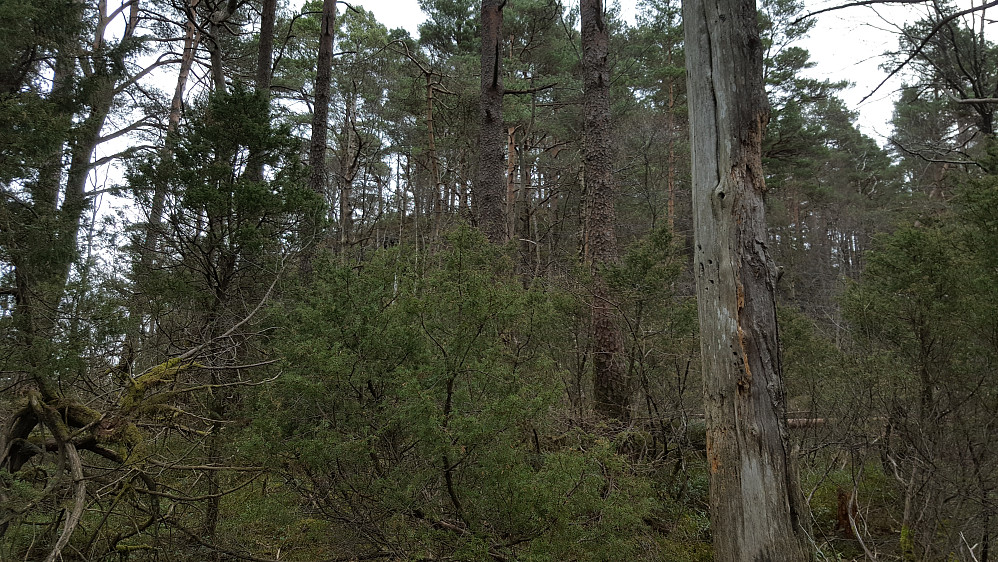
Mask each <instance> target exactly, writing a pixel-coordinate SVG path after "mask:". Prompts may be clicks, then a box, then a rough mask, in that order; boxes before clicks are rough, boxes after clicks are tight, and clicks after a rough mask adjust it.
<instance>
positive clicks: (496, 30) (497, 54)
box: [471, 0, 509, 244]
mask: <svg viewBox="0 0 998 562" xmlns="http://www.w3.org/2000/svg"><path fill="white" fill-rule="evenodd" d="M505 4H506V0H482V90H481V101H480V109H479V118H480V119H481V123H480V126H481V128H480V129H479V136H478V150H479V155H478V181H476V182H475V185H474V188H473V192H472V195H471V204H472V211H473V214H474V217H475V223H476V224H477V226H478V228H480V229H481V230H482V232H484V233H485V235H486V236H487V237H488V238H489V240H490V241H492V242H494V243H499V244H501V243H503V242H505V241H506V240H507V237H508V234H509V230H508V229H507V227H506V206H505V191H506V180H505V169H504V166H503V160H504V158H505V157H506V129H505V128H504V127H503V118H502V96H503V90H504V88H503V81H502V52H501V45H502V41H501V38H502V35H501V34H502V9H503V6H504V5H505Z"/></svg>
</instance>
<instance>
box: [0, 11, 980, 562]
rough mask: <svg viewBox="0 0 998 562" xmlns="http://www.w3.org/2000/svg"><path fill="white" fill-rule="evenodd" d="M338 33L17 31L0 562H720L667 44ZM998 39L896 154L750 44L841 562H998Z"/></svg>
mask: <svg viewBox="0 0 998 562" xmlns="http://www.w3.org/2000/svg"><path fill="white" fill-rule="evenodd" d="M595 5H596V6H597V7H598V6H599V4H598V3H596V4H595ZM334 6H335V3H334V2H332V1H330V0H325V2H315V1H313V2H310V3H306V4H305V6H304V7H303V8H301V9H296V8H291V7H288V6H282V5H279V4H278V3H277V2H275V1H274V0H261V1H256V0H188V1H181V0H170V1H167V0H132V1H129V2H125V3H117V2H106V1H104V0H100V1H84V0H35V1H34V2H31V3H30V5H27V6H25V5H23V3H22V2H16V1H14V0H0V22H2V23H0V28H2V30H3V33H2V36H0V37H2V39H0V130H3V131H5V132H6V134H5V135H4V136H3V138H0V188H2V199H0V309H2V312H0V390H2V392H0V419H2V421H3V425H2V430H0V431H2V432H0V455H2V456H0V559H2V560H53V561H54V560H115V559H118V560H124V559H128V560H206V559H212V560H236V559H242V560H358V559H361V560H362V559H386V560H423V559H425V560H437V559H459V560H486V559H498V560H619V559H634V560H645V559H647V560H684V561H686V560H710V559H712V558H713V553H714V551H713V547H712V534H713V533H715V532H718V529H715V528H712V525H711V517H710V514H709V507H708V504H709V500H708V475H709V472H710V469H711V467H710V463H709V462H708V460H707V459H708V456H707V454H706V440H705V425H706V421H705V419H704V400H703V396H702V390H701V389H702V379H703V376H702V372H701V366H700V365H701V357H700V353H701V349H700V340H699V338H700V334H699V328H698V319H697V313H696V303H695V289H694V271H693V251H692V248H693V224H692V210H691V170H690V155H689V119H688V109H689V108H688V107H687V103H686V100H687V97H686V76H687V73H686V69H685V68H684V61H685V57H684V49H683V47H684V45H683V29H682V22H681V17H680V6H679V4H678V3H675V2H670V1H668V0H648V1H645V2H641V3H639V4H638V6H637V11H636V14H637V15H636V18H635V20H634V22H633V23H630V22H626V21H623V20H621V19H620V18H619V17H618V15H617V14H616V13H614V12H613V11H610V12H606V13H602V15H601V19H600V21H603V22H604V23H605V24H606V25H605V29H606V33H607V37H608V40H609V43H608V45H607V50H606V53H607V56H606V57H605V60H606V62H607V64H608V67H607V69H606V73H607V74H606V76H608V77H609V80H604V81H602V83H603V84H605V85H606V86H607V90H606V95H607V100H608V104H607V107H606V109H605V111H604V110H600V109H599V107H600V106H599V105H598V104H596V103H594V100H596V97H597V96H596V95H594V94H593V91H594V90H592V88H591V85H592V84H593V82H592V80H591V77H592V76H593V75H592V74H589V71H590V70H592V68H591V67H590V66H588V64H589V63H587V62H586V57H584V56H583V53H584V52H587V51H586V50H587V49H588V47H587V46H586V45H585V44H584V36H583V30H584V29H585V26H580V19H581V16H580V6H578V5H571V4H563V3H561V2H559V1H558V0H509V1H508V2H506V3H502V4H500V3H496V2H492V1H491V0H487V1H486V2H483V3H481V4H479V3H477V2H472V1H470V0H425V1H424V2H422V3H421V7H422V8H423V10H424V12H425V15H426V19H425V21H424V22H423V23H421V24H420V25H419V26H418V36H417V35H414V34H412V33H410V32H408V31H406V30H404V29H388V28H387V27H385V26H384V25H382V24H381V23H379V22H378V21H377V19H376V18H375V17H374V16H373V14H371V13H370V12H368V11H366V10H364V9H363V8H360V7H356V6H344V5H342V4H341V5H340V6H339V8H338V13H335V17H334V9H333V7H334ZM585 6H592V2H588V0H587V1H586V2H583V7H585ZM489 7H491V8H492V9H496V8H498V10H499V11H498V13H499V14H501V16H500V18H499V19H498V21H499V24H498V26H496V25H495V21H496V20H495V19H494V18H493V19H489V18H487V17H486V18H483V17H482V15H483V14H482V12H485V11H486V10H485V8H489ZM987 7H988V6H986V5H981V6H978V7H977V9H974V10H967V9H966V7H963V6H960V7H958V6H950V5H947V4H941V3H933V4H931V5H925V6H921V8H920V11H918V12H917V15H916V16H915V17H913V18H912V19H911V20H910V22H909V23H906V24H904V25H900V26H898V28H897V29H896V32H897V34H896V37H895V41H894V44H893V45H892V46H891V47H890V48H889V52H888V53H887V54H886V57H885V58H884V61H885V62H884V68H885V71H886V72H895V74H896V75H897V76H899V77H900V79H901V80H902V82H903V84H902V86H901V87H900V88H899V90H900V93H899V97H898V100H897V102H896V104H895V105H894V109H893V112H892V116H891V131H890V133H889V137H888V138H886V139H885V140H884V142H882V143H878V142H877V141H875V140H874V139H872V138H870V137H869V136H867V135H865V134H864V133H863V132H861V131H860V130H859V129H857V127H856V114H855V113H854V112H853V110H851V109H850V108H849V107H848V106H847V104H846V103H845V102H844V101H843V100H842V98H841V97H840V94H841V92H842V90H843V88H844V87H845V84H844V83H842V82H831V81H828V80H823V79H816V78H814V77H812V76H811V75H808V74H807V73H806V71H807V69H808V68H809V66H810V65H811V62H810V61H811V57H810V54H809V53H808V52H807V51H806V50H805V49H803V48H801V47H800V46H799V41H800V40H801V38H803V37H804V36H806V35H807V33H808V32H809V31H810V30H811V29H812V27H813V25H814V23H813V22H814V20H813V18H809V17H806V16H807V12H806V10H805V9H804V6H803V5H802V4H800V3H797V2H794V1H793V0H766V1H765V2H762V3H761V4H760V6H759V13H758V22H759V30H760V33H761V34H762V41H763V50H764V55H765V59H764V64H763V73H764V74H763V78H764V81H765V84H766V92H767V95H768V98H769V105H770V112H769V120H768V124H767V127H766V130H765V138H764V139H763V146H762V150H763V153H762V156H763V165H764V169H765V176H766V177H765V181H766V184H767V192H766V201H765V205H766V213H767V218H768V224H769V228H768V239H767V240H765V241H760V243H761V244H763V245H765V246H766V247H767V248H768V251H769V252H770V254H772V256H773V257H774V258H775V260H776V263H777V264H778V265H779V267H780V268H779V270H778V272H774V282H775V289H776V291H777V296H778V302H779V305H780V311H779V314H780V329H779V338H780V352H779V355H780V358H781V360H782V373H783V380H784V381H785V386H786V406H785V409H786V414H785V417H786V426H787V428H788V430H789V431H788V433H787V434H786V435H784V436H782V437H783V438H784V439H786V442H787V444H788V448H789V449H790V450H792V451H793V457H794V459H795V462H796V463H797V464H798V465H799V474H800V483H799V484H800V489H801V492H802V497H803V498H804V501H805V503H806V505H807V507H808V511H809V521H807V522H806V526H807V527H808V539H809V541H810V544H809V545H808V548H809V550H810V551H811V552H812V553H813V555H814V556H815V557H817V558H819V559H855V558H864V557H866V558H870V559H882V560H967V561H971V560H973V561H985V560H989V559H990V558H992V557H993V554H992V553H993V550H994V549H993V548H992V547H993V546H994V543H995V538H994V537H995V532H996V517H995V515H996V504H995V502H996V494H995V488H996V486H998V446H996V443H995V442H994V441H995V437H994V435H995V431H994V424H995V423H996V422H995V419H996V418H998V379H996V377H995V376H994V373H993V369H994V365H995V361H996V360H998V307H996V304H998V269H996V268H995V264H996V263H998V259H996V258H998V256H996V255H995V248H996V247H998V205H996V204H998V178H996V176H995V174H996V173H998V160H996V158H998V154H996V150H998V148H996V145H995V142H994V141H995V138H994V137H995V129H994V110H995V107H996V105H995V104H996V98H998V48H996V46H995V44H993V43H992V42H991V41H989V40H988V37H987V35H986V33H985V31H986V28H987V24H988V21H989V20H988V18H987V11H986V8H987ZM488 22H492V23H491V24H488ZM493 44H494V45H495V46H496V47H495V48H494V49H492V50H491V51H489V49H483V45H485V46H488V45H493ZM873 54H877V53H871V55H873ZM490 69H491V70H490ZM490 72H492V73H493V74H491V76H492V78H491V80H488V79H486V80H483V79H482V76H483V75H485V76H486V77H488V76H490V75H489V73H490ZM597 77H598V73H597ZM596 82H600V80H596ZM490 96H491V97H490ZM489 100H491V102H490V101H489ZM496 100H499V105H498V106H497V107H498V108H499V109H498V111H496V110H495V107H496V106H487V102H489V103H492V102H496ZM601 111H603V114H600V112H601ZM601 118H605V119H608V121H606V120H604V121H602V122H607V123H609V124H610V127H609V128H608V129H607V130H608V131H609V137H608V138H609V139H610V143H609V144H608V145H607V147H608V150H605V151H603V154H602V155H594V152H593V151H594V144H595V143H594V142H593V140H592V139H594V138H596V132H595V131H598V130H599V123H601V121H600V120H599V119H601ZM497 139H498V144H497V143H496V142H495V141H496V140H497ZM497 146H498V148H499V150H498V151H496V150H494V148H495V147H497ZM597 148H598V147H597ZM490 150H491V151H492V152H489V151H490ZM596 156H600V157H601V158H602V160H600V158H597V157H596ZM492 157H494V158H492ZM488 158H492V159H488ZM597 160H600V161H602V162H604V164H605V165H604V167H603V169H602V170H603V172H606V173H605V174H603V175H599V174H598V173H597V172H598V171H599V170H596V169H594V168H590V167H589V166H591V165H593V163H594V162H595V161H597ZM490 166H491V167H490ZM109 167H110V168H109ZM108 170H119V171H120V173H119V172H115V171H108ZM483 171H484V172H483ZM604 180H606V181H604ZM486 187H487V188H488V190H486ZM483 194H488V195H489V197H484V196H483ZM102 202H103V203H102ZM109 202H110V203H109ZM109 207H110V208H113V209H116V211H112V212H107V209H108V208H109ZM607 373H609V374H610V375H612V376H608V375H607Z"/></svg>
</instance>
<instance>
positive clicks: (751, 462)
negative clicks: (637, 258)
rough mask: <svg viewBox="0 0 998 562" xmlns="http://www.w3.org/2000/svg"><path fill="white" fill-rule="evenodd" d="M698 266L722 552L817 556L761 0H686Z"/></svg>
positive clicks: (717, 548) (713, 499)
mask: <svg viewBox="0 0 998 562" xmlns="http://www.w3.org/2000/svg"><path fill="white" fill-rule="evenodd" d="M683 22H684V27H685V33H686V68H687V72H688V76H689V86H688V91H689V95H690V103H689V107H690V120H691V141H692V153H693V209H694V217H693V218H694V228H695V268H696V276H697V302H698V307H699V316H700V337H701V351H702V355H703V373H704V399H705V413H706V425H707V459H708V462H709V466H710V507H711V526H712V528H713V536H714V556H715V560H718V561H721V562H727V561H732V562H734V561H743V560H773V561H775V560H781V561H782V560H786V561H804V560H810V559H811V556H810V554H809V551H810V549H809V548H808V546H807V544H808V539H807V530H806V526H807V524H808V514H807V509H806V507H805V505H804V499H803V497H802V495H801V493H800V488H799V484H798V482H797V474H796V469H795V466H794V464H795V463H794V459H793V456H792V454H791V452H790V446H789V439H788V432H787V422H786V404H785V396H784V390H783V377H782V368H781V364H780V349H779V336H778V332H777V324H776V300H775V290H776V287H775V285H776V266H775V264H774V263H773V261H772V259H771V258H770V256H769V253H768V251H767V248H766V241H767V232H766V219H765V213H764V206H763V191H764V190H765V182H764V178H763V171H762V157H761V154H762V149H761V147H762V136H763V131H764V130H765V126H766V122H767V120H768V114H769V108H768V104H767V101H766V93H765V90H764V88H763V79H762V43H761V41H760V39H759V31H758V24H757V21H756V8H755V3H754V1H753V0H714V1H711V2H705V1H703V0H686V1H685V2H684V4H683Z"/></svg>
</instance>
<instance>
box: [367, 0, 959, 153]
mask: <svg viewBox="0 0 998 562" xmlns="http://www.w3.org/2000/svg"><path fill="white" fill-rule="evenodd" d="M568 1H569V2H571V1H573V0H568ZM574 1H576V2H577V1H578V0H574ZM619 1H620V4H621V11H622V13H623V15H624V18H625V19H627V20H628V21H632V22H633V20H634V9H635V8H634V5H635V0H619ZM352 3H353V4H355V5H360V6H364V7H365V8H366V9H368V10H370V11H371V12H373V13H374V15H375V16H376V17H377V18H378V20H379V21H380V22H381V23H383V24H385V25H386V26H387V27H388V28H390V29H391V28H396V27H404V28H406V29H408V30H409V32H410V33H411V34H412V35H413V36H416V27H417V26H418V25H419V24H420V23H421V22H422V21H423V20H424V19H425V16H424V15H423V13H422V12H421V11H420V9H419V5H418V3H417V1H416V0H354V2H352ZM842 3H844V0H805V4H806V5H807V7H808V9H810V10H818V9H821V8H823V7H826V6H834V5H839V4H842ZM959 3H960V4H964V3H969V2H968V0H963V1H960V2H959ZM920 13H921V12H919V11H918V8H915V7H905V6H879V7H876V8H869V7H857V8H848V9H845V10H838V11H835V12H829V13H826V14H822V15H820V16H818V23H817V25H815V27H814V29H813V30H812V32H811V36H810V37H809V38H807V39H806V40H805V41H803V42H802V45H801V46H803V47H804V48H806V49H808V51H810V53H811V58H812V60H813V61H815V62H816V63H817V66H816V67H815V68H814V69H811V70H810V71H809V73H810V75H811V76H813V77H816V78H827V79H829V80H832V81H839V80H848V81H849V82H851V83H854V84H855V86H854V87H852V88H849V89H848V90H846V91H844V92H842V94H841V97H842V98H843V99H844V100H845V101H846V103H847V105H848V106H849V107H850V108H852V109H853V110H856V111H858V112H859V121H858V124H859V126H860V129H861V130H862V131H863V132H864V133H866V134H867V135H870V136H871V137H873V138H874V139H876V140H877V142H879V143H880V144H885V143H886V138H887V137H888V136H889V135H890V133H891V128H890V124H889V121H890V117H891V112H892V111H893V99H894V98H895V97H896V94H897V89H898V88H899V87H900V80H899V79H897V78H895V79H893V80H891V81H889V82H888V83H887V84H885V85H884V86H883V87H882V88H880V90H878V91H877V93H876V94H874V95H873V96H871V97H870V99H868V100H867V101H866V102H864V103H863V104H862V105H859V101H860V100H861V99H862V98H863V97H864V96H866V95H867V94H869V93H870V92H872V91H873V89H874V88H876V86H877V85H878V84H879V83H880V81H881V80H883V79H884V78H885V77H886V76H887V73H886V72H884V71H883V70H881V69H880V66H881V65H882V64H884V57H883V53H884V52H885V51H887V50H888V49H891V48H894V47H896V45H897V39H896V36H895V35H894V34H893V33H892V30H893V29H894V26H895V25H901V24H903V23H904V22H905V21H914V20H915V19H917V18H918V15H919V14H920Z"/></svg>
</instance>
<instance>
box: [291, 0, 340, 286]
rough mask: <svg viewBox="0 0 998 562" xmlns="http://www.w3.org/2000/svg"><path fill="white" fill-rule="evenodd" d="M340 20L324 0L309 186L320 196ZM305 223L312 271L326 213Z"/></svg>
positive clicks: (302, 265)
mask: <svg viewBox="0 0 998 562" xmlns="http://www.w3.org/2000/svg"><path fill="white" fill-rule="evenodd" d="M335 23H336V0H323V1H322V23H321V27H320V32H319V53H318V55H317V56H316V73H315V107H314V108H313V111H312V138H311V140H310V141H309V150H308V163H309V167H310V171H309V177H308V187H309V188H310V189H311V190H312V192H313V193H315V194H316V195H317V196H319V197H320V198H322V199H324V198H325V196H326V135H327V129H328V128H329V97H330V92H329V88H330V85H331V84H332V75H333V31H334V30H335V29H336V28H335ZM303 222H304V224H303V225H302V239H303V240H302V244H303V249H302V256H301V261H300V262H299V267H298V269H299V271H300V272H301V273H302V274H303V275H309V274H311V272H312V259H313V257H314V256H315V246H316V243H317V238H318V237H319V229H320V224H321V222H322V217H321V216H320V215H319V214H318V213H317V212H312V213H309V214H308V216H307V217H306V218H305V220H304V221H303Z"/></svg>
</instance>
